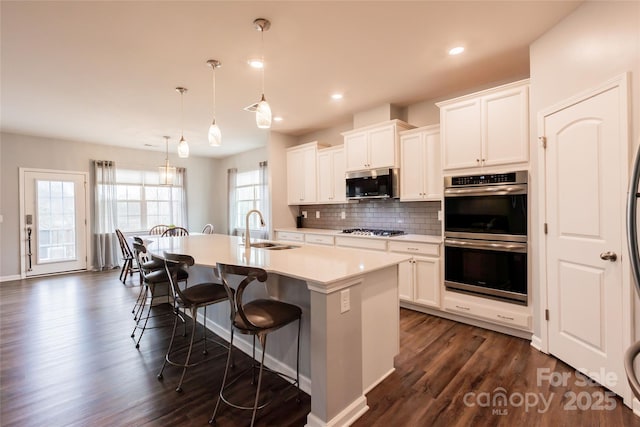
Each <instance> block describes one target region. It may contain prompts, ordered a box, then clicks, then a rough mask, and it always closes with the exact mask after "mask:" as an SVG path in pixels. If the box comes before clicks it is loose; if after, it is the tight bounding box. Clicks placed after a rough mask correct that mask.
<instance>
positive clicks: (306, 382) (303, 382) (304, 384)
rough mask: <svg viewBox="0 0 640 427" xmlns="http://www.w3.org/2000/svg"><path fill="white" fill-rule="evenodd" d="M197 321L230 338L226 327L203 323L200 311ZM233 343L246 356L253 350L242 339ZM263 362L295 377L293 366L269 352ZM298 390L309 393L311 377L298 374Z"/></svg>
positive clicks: (257, 351) (257, 350)
mask: <svg viewBox="0 0 640 427" xmlns="http://www.w3.org/2000/svg"><path fill="white" fill-rule="evenodd" d="M198 323H200V324H201V325H202V324H205V326H206V328H207V329H209V330H210V331H211V332H213V333H214V334H216V335H218V336H219V337H221V338H224V339H225V340H227V341H229V340H230V339H231V333H230V332H229V329H228V328H227V327H223V326H221V325H219V324H217V323H215V322H213V321H212V320H211V319H206V323H205V319H204V315H203V314H202V313H198ZM233 344H234V346H235V347H236V348H237V349H239V350H241V351H242V352H243V353H245V354H247V355H248V356H251V353H252V352H253V348H252V346H251V344H250V343H248V342H246V341H242V340H234V342H233ZM256 347H260V346H256ZM261 356H262V352H261V350H260V348H256V358H260V357H261ZM264 364H265V366H267V367H268V368H269V369H272V370H274V371H278V372H282V373H283V374H285V375H288V376H289V377H291V378H295V377H296V371H295V370H294V369H293V368H291V367H290V366H288V365H285V364H283V363H282V362H281V361H279V360H277V359H274V358H273V357H272V356H269V354H266V355H265V356H264ZM300 390H302V391H304V392H305V393H307V394H308V395H311V378H309V377H306V376H304V375H300Z"/></svg>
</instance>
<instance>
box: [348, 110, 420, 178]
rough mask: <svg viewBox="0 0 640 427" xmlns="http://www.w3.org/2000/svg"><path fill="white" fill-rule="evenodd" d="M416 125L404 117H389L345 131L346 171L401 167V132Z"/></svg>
mask: <svg viewBox="0 0 640 427" xmlns="http://www.w3.org/2000/svg"><path fill="white" fill-rule="evenodd" d="M414 127H415V126H412V125H410V124H408V123H405V122H403V121H401V120H389V121H387V122H382V123H378V124H375V125H371V126H366V127H362V128H358V129H354V130H350V131H348V132H343V133H342V136H343V137H344V150H345V158H346V171H347V172H357V171H362V170H369V169H385V168H387V169H389V168H397V167H399V164H398V163H399V162H400V156H399V145H400V135H399V133H400V131H403V130H408V129H412V128H414Z"/></svg>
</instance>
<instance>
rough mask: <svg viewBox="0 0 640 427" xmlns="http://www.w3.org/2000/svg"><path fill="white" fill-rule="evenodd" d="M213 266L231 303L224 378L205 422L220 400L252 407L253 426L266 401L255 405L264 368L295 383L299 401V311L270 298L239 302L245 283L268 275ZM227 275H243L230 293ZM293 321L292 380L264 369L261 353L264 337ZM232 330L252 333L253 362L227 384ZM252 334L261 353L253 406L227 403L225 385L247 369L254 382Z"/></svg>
mask: <svg viewBox="0 0 640 427" xmlns="http://www.w3.org/2000/svg"><path fill="white" fill-rule="evenodd" d="M216 268H217V270H218V275H219V277H220V279H221V280H222V284H223V286H224V288H225V290H226V292H227V296H228V300H229V302H230V305H231V313H230V314H231V316H230V317H231V340H230V342H229V352H228V355H227V364H226V367H225V371H224V377H223V378H222V385H221V386H220V392H219V393H218V400H217V402H216V406H215V409H214V411H213V415H212V416H211V419H210V420H209V423H210V424H214V423H215V419H216V415H217V413H218V408H219V406H220V402H224V403H225V404H227V405H229V406H232V407H234V408H237V409H245V410H252V411H253V413H252V416H251V426H253V425H254V423H255V420H256V413H257V411H258V409H262V408H263V407H264V406H266V405H267V404H268V403H269V402H267V403H264V404H261V405H258V402H259V400H260V387H261V385H262V373H263V371H264V370H267V371H269V372H273V373H275V374H277V375H279V376H281V377H283V378H285V379H288V380H289V381H290V382H291V385H295V386H296V387H297V393H298V395H297V400H298V401H300V325H301V320H302V310H301V309H300V307H298V306H296V305H293V304H289V303H286V302H283V301H278V300H274V299H254V300H251V301H243V295H244V291H245V289H246V288H247V286H249V285H250V284H251V283H254V282H255V281H256V280H257V281H258V282H265V281H266V280H267V277H268V274H267V272H266V271H265V270H263V269H261V268H257V267H249V266H244V265H231V264H221V263H218V264H217V267H216ZM230 275H238V276H243V277H244V278H243V279H242V281H241V282H240V283H239V284H238V286H237V288H236V290H235V292H233V290H232V288H231V287H230V286H229V281H228V279H229V276H230ZM234 293H235V295H234ZM296 320H297V321H298V339H297V346H298V349H297V355H296V378H295V379H294V378H291V377H289V376H288V375H286V374H283V373H281V372H277V371H274V370H272V369H269V368H266V367H265V366H264V355H265V353H266V352H267V336H268V335H269V334H270V333H271V332H274V331H276V330H278V329H280V328H282V327H283V326H286V325H288V324H290V323H293V322H295V321H296ZM234 331H237V332H239V333H241V334H246V335H252V336H253V361H252V363H251V366H250V367H249V368H248V369H247V370H245V371H244V372H241V373H239V374H237V376H236V378H235V379H234V380H233V381H231V382H229V383H228V384H227V379H228V374H229V368H230V367H231V366H232V365H233V363H232V360H233V359H232V351H233V337H234ZM256 337H257V338H258V341H260V344H261V346H262V355H261V357H260V363H259V368H260V370H259V373H258V383H257V386H256V391H255V398H254V402H253V406H250V407H249V406H242V405H239V404H237V403H233V402H231V400H230V399H229V397H228V396H225V392H226V391H227V388H228V387H230V386H232V385H233V384H234V383H236V381H237V380H238V379H239V378H240V377H241V376H242V375H244V374H245V373H247V372H248V371H249V370H250V371H251V374H252V375H251V378H252V380H251V384H252V385H253V384H255V381H254V379H255V375H254V372H255V371H254V370H255V369H256V368H257V366H256V354H255V353H256V349H255V347H256V346H255V343H256V341H255V339H256Z"/></svg>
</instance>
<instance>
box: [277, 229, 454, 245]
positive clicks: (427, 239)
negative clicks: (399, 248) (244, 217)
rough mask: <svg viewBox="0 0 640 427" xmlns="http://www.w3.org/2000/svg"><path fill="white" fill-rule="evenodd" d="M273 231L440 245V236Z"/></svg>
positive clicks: (332, 231) (327, 231)
mask: <svg viewBox="0 0 640 427" xmlns="http://www.w3.org/2000/svg"><path fill="white" fill-rule="evenodd" d="M274 231H286V232H290V233H305V234H327V235H332V236H343V237H361V238H364V239H383V240H400V241H411V242H421V243H432V244H440V243H442V237H441V236H431V235H428V234H402V235H400V236H359V235H356V234H350V233H343V232H342V230H328V229H325V228H294V227H285V228H276V229H275V230H274Z"/></svg>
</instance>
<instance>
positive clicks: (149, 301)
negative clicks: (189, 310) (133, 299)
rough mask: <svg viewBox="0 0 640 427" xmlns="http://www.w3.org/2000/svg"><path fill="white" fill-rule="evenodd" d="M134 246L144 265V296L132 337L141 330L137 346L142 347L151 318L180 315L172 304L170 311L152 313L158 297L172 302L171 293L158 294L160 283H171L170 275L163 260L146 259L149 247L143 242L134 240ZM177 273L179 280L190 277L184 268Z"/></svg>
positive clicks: (141, 263)
mask: <svg viewBox="0 0 640 427" xmlns="http://www.w3.org/2000/svg"><path fill="white" fill-rule="evenodd" d="M133 248H134V251H135V253H136V257H137V259H138V261H139V263H140V265H141V266H143V268H141V270H142V280H143V285H144V296H142V298H141V301H140V305H139V306H138V311H137V312H136V314H135V316H134V319H135V320H136V324H135V326H134V327H133V331H131V338H135V334H136V331H137V330H140V335H139V336H138V339H137V341H136V348H140V340H141V339H142V335H143V334H144V332H145V331H146V330H147V329H150V328H151V327H152V326H150V325H149V324H148V323H149V319H152V318H155V317H162V316H166V315H167V314H172V313H175V314H176V315H178V314H179V313H177V312H176V311H175V309H174V307H173V306H172V310H171V311H170V312H165V313H158V314H153V315H152V314H151V312H152V308H153V307H154V306H156V300H157V298H158V297H165V298H166V299H167V303H169V304H171V303H172V301H171V298H170V297H171V295H170V294H167V295H158V292H157V290H156V288H157V287H158V286H159V285H165V284H166V285H169V277H168V276H167V272H166V271H165V268H164V261H163V260H158V259H156V258H154V257H151V260H150V261H145V259H146V257H147V248H146V246H145V245H144V244H143V243H139V242H138V241H134V242H133ZM144 266H149V267H150V268H149V269H147V268H144ZM158 266H159V267H158ZM176 274H177V281H181V282H182V281H184V282H186V281H187V279H188V278H189V273H188V272H187V271H186V270H184V269H180V270H179V271H177V273H176ZM174 303H175V301H174ZM145 307H146V312H145ZM134 310H135V307H134Z"/></svg>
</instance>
